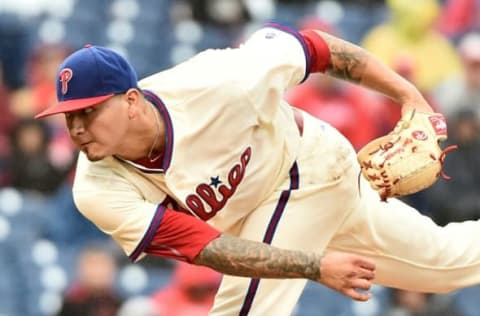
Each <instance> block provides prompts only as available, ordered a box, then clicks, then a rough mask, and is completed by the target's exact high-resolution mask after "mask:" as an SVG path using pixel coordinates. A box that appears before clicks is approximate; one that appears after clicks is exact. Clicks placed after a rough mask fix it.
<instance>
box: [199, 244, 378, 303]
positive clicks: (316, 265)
mask: <svg viewBox="0 0 480 316" xmlns="http://www.w3.org/2000/svg"><path fill="white" fill-rule="evenodd" d="M193 263H194V264H197V265H204V266H207V267H210V268H212V269H214V270H217V271H219V272H221V273H224V274H229V275H235V276H242V277H252V278H282V279H285V278H305V279H310V280H313V281H316V282H319V283H321V284H323V285H325V286H327V287H329V288H331V289H333V290H336V291H338V292H340V293H342V294H344V295H346V296H349V297H351V298H352V299H355V300H359V301H366V300H368V299H369V298H370V294H367V293H360V292H357V291H356V290H357V289H361V290H369V289H370V286H371V283H372V280H373V278H374V277H375V264H374V263H373V262H371V261H370V260H367V259H364V258H363V257H360V256H357V255H354V254H347V253H340V252H335V253H327V254H325V255H322V254H318V253H314V252H303V251H294V250H286V249H280V248H276V247H273V246H270V245H268V244H265V243H260V242H255V241H250V240H245V239H241V238H237V237H233V236H228V235H220V236H219V237H218V238H215V239H213V240H212V241H211V242H210V243H208V244H207V245H206V246H205V248H204V249H203V250H202V251H201V252H200V253H199V254H198V255H197V256H196V257H195V258H194V259H193Z"/></svg>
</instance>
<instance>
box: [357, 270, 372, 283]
mask: <svg viewBox="0 0 480 316" xmlns="http://www.w3.org/2000/svg"><path fill="white" fill-rule="evenodd" d="M358 276H359V277H360V278H362V279H366V280H369V281H371V280H373V279H375V272H374V271H371V270H367V269H361V270H360V272H359V274H358Z"/></svg>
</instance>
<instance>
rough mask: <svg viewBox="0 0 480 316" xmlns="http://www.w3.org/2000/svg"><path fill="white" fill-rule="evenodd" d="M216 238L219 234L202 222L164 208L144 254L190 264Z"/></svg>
mask: <svg viewBox="0 0 480 316" xmlns="http://www.w3.org/2000/svg"><path fill="white" fill-rule="evenodd" d="M218 236H220V232H219V231H218V230H216V229H215V228H213V227H212V226H210V225H209V224H207V223H205V222H203V221H202V220H199V219H197V218H195V217H193V216H190V215H187V214H185V213H182V212H178V211H174V210H171V209H168V208H166V209H165V211H164V214H163V217H162V220H161V222H160V225H158V227H157V228H156V231H155V233H154V235H153V238H152V239H151V241H150V243H149V244H148V245H147V246H146V248H145V250H144V252H145V253H147V254H149V255H153V256H161V257H168V258H172V259H176V260H181V261H187V262H192V261H193V259H194V258H195V257H196V256H197V255H198V254H199V253H200V252H201V251H202V250H203V248H205V246H206V245H207V244H208V243H210V242H211V241H212V240H214V239H215V238H217V237H218Z"/></svg>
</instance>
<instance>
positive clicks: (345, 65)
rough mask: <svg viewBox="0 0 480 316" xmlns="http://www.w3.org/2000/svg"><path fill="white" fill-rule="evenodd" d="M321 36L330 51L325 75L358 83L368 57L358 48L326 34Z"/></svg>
mask: <svg viewBox="0 0 480 316" xmlns="http://www.w3.org/2000/svg"><path fill="white" fill-rule="evenodd" d="M321 36H322V37H323V39H324V40H325V42H326V43H327V45H328V47H329V49H330V65H329V66H328V69H327V73H328V74H329V75H331V76H333V77H336V78H339V79H343V80H347V81H350V82H353V83H360V82H361V81H362V76H363V73H364V71H365V68H366V65H367V61H368V55H367V53H366V52H365V51H364V50H363V49H361V48H360V47H358V46H356V45H354V44H351V43H348V42H346V41H344V40H341V39H339V38H336V37H333V36H331V35H329V34H326V33H321Z"/></svg>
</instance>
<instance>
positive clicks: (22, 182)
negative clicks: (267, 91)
mask: <svg viewBox="0 0 480 316" xmlns="http://www.w3.org/2000/svg"><path fill="white" fill-rule="evenodd" d="M271 20H274V21H276V22H279V23H284V24H287V25H290V26H293V27H297V28H300V29H302V28H316V29H320V30H323V31H326V32H329V33H332V34H334V35H337V36H339V37H342V38H344V39H347V40H349V41H352V42H354V43H356V44H358V45H361V46H363V47H365V48H366V49H368V50H369V51H370V52H371V53H372V54H374V55H376V56H378V57H379V58H380V59H381V60H382V61H383V62H385V63H386V64H387V65H389V66H390V67H392V68H393V69H395V70H396V71H397V72H399V73H400V74H401V75H402V76H404V77H405V78H407V79H408V80H410V81H411V82H413V83H414V84H415V85H416V86H417V87H419V89H420V90H421V92H422V93H423V94H424V95H425V97H426V98H427V100H429V101H430V103H431V104H432V106H433V107H434V108H435V109H436V110H437V111H439V112H442V113H444V114H445V115H446V116H447V120H448V127H449V140H448V144H457V145H458V149H457V150H456V151H454V152H453V153H451V154H450V155H449V156H448V158H447V159H446V161H445V165H444V168H445V172H446V173H447V174H449V175H450V176H451V177H452V179H451V180H450V181H444V180H439V181H438V182H437V183H436V184H435V185H433V186H432V187H431V188H429V189H427V190H425V191H423V192H420V193H418V194H415V195H412V196H408V197H405V200H406V201H407V202H408V203H410V204H412V205H414V206H416V207H417V208H418V209H420V210H421V212H422V213H424V214H425V215H426V216H430V217H431V218H432V220H434V221H435V222H437V223H438V224H439V225H445V224H446V223H449V222H455V221H464V220H475V219H478V218H479V217H480V194H478V192H479V190H480V168H478V166H480V129H479V128H480V124H479V123H480V1H477V0H443V1H440V0H415V1H409V0H385V1H382V0H351V1H349V0H337V1H331V0H322V1H313V0H303V1H301V0H263V1H254V0H177V1H173V0H58V1H39V0H2V1H0V253H1V254H2V255H1V256H0V315H2V316H4V315H5V316H20V315H22V316H37V315H40V316H41V315H45V316H47V315H48V316H50V315H61V316H75V315H83V316H110V315H112V316H113V315H119V316H177V315H178V316H180V315H182V316H193V315H195V316H198V315H207V311H208V309H209V308H210V306H211V304H212V302H213V297H214V294H215V291H216V289H217V287H218V285H219V282H220V279H221V276H220V275H219V274H218V273H216V272H214V271H211V270H209V269H206V268H199V267H194V266H191V265H188V264H177V263H174V262H170V261H168V260H162V259H159V258H153V259H152V258H147V259H145V260H144V261H143V263H140V264H136V265H131V264H130V263H128V262H127V260H126V258H125V256H124V255H123V254H121V253H120V251H119V249H118V248H117V247H116V246H115V245H113V244H112V243H111V241H110V240H108V239H107V238H106V237H105V236H104V235H103V234H102V233H100V232H98V230H97V229H96V228H94V227H93V225H92V224H91V223H89V222H87V221H86V220H85V219H84V218H83V217H81V215H79V213H78V212H77V211H76V209H75V206H74V204H73V202H72V196H71V192H70V188H71V184H72V176H73V170H74V168H75V161H76V157H77V152H76V151H75V150H74V148H73V146H72V144H71V143H70V141H69V138H68V135H67V134H66V132H65V130H64V127H63V124H64V121H63V117H61V116H59V117H53V118H50V119H48V120H43V121H36V120H33V119H32V117H33V115H34V114H35V113H37V112H39V111H40V110H42V109H44V108H46V107H47V106H49V105H51V104H52V103H53V102H55V80H56V69H57V66H58V64H59V63H60V61H61V60H62V59H63V58H64V57H65V56H67V55H68V54H69V53H70V52H72V51H74V50H76V49H77V48H80V47H82V46H83V45H84V44H87V43H91V44H96V45H103V46H108V47H111V48H114V49H117V50H118V51H119V52H121V53H122V54H123V55H125V56H126V57H127V58H128V59H129V60H130V61H131V62H132V64H133V65H134V66H135V68H136V69H137V72H138V75H139V77H143V76H145V75H148V74H151V73H154V72H157V71H160V70H162V69H166V68H168V67H170V66H172V65H174V64H176V63H179V62H182V61H183V60H186V59H187V58H189V57H191V56H193V55H194V54H195V53H197V52H199V51H201V50H203V49H206V48H210V47H211V48H221V47H227V46H237V45H238V44H239V43H241V42H242V40H243V39H245V38H246V37H248V35H249V34H250V33H251V32H252V31H254V30H256V29H258V28H259V27H260V26H261V24H262V23H263V22H266V21H271ZM285 98H286V99H287V100H288V101H289V102H290V104H291V105H292V106H295V107H299V108H302V109H304V110H306V111H308V112H310V113H311V114H313V115H315V116H317V117H319V118H321V119H323V120H325V121H327V122H329V123H331V124H332V125H334V126H335V127H337V128H338V129H339V130H340V131H341V132H342V133H343V134H344V135H345V136H346V137H347V138H349V139H350V141H351V142H352V144H353V145H354V147H355V148H356V149H359V148H361V147H362V146H363V145H365V144H366V143H367V142H368V141H369V140H371V139H373V138H375V137H378V136H380V135H383V134H385V133H388V132H389V131H390V130H391V129H392V127H393V126H394V125H395V123H396V122H397V121H398V119H399V118H400V110H399V109H400V108H399V107H398V106H397V105H396V104H394V102H393V101H392V100H390V99H387V98H386V97H384V96H382V95H379V94H376V93H374V92H372V91H368V90H366V89H363V88H360V87H358V86H354V85H352V84H349V83H346V82H342V81H338V80H336V79H332V78H329V77H327V76H324V75H321V74H314V75H311V76H310V77H309V79H308V80H307V81H306V82H305V83H303V84H302V85H300V86H297V87H295V88H293V89H291V90H289V91H287V93H286V95H285ZM477 162H478V163H477ZM399 225H401V223H399ZM406 233H407V232H406ZM412 247H415V245H412ZM418 251H421V249H418ZM373 291H374V293H375V297H374V299H372V300H371V301H370V302H368V303H362V304H359V303H355V302H352V301H350V300H347V299H346V298H345V297H342V296H340V295H339V294H336V293H333V292H332V291H330V290H328V289H325V288H323V287H321V286H320V285H318V284H313V283H312V284H311V283H309V284H308V285H307V288H306V290H305V292H304V294H303V295H302V297H301V299H300V302H299V304H298V306H297V309H296V311H295V315H298V316H309V315H316V316H324V315H325V316H327V315H328V316H332V315H347V316H360V315H361V316H367V315H368V316H380V315H387V316H433V315H435V316H441V315H449V316H452V315H453V316H455V315H457V316H478V315H480V308H478V304H477V301H478V299H480V288H479V287H471V288H468V289H464V290H461V291H457V292H454V293H450V294H448V295H431V294H422V293H415V292H407V291H400V290H393V289H388V288H383V287H376V288H374V289H373Z"/></svg>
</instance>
